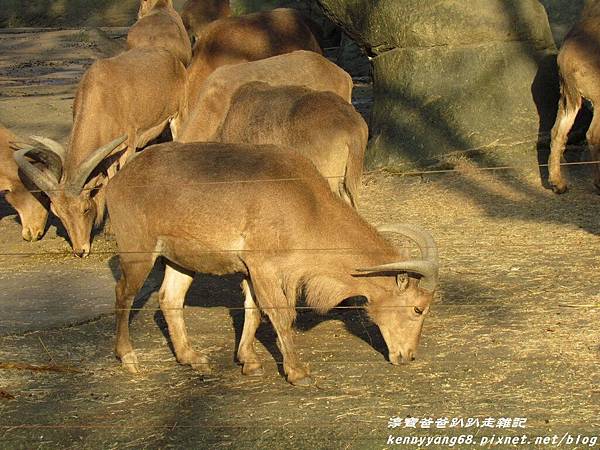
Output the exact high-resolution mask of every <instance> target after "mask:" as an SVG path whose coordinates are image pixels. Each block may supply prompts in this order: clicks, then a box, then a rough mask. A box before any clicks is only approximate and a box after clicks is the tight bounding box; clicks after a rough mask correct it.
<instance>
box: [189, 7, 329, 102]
mask: <svg viewBox="0 0 600 450" xmlns="http://www.w3.org/2000/svg"><path fill="white" fill-rule="evenodd" d="M294 50H310V51H313V52H317V53H319V54H322V50H321V47H319V43H318V42H317V40H316V38H315V36H314V35H313V34H312V32H311V30H310V28H309V27H308V26H307V25H306V23H305V22H304V20H303V18H302V15H301V14H300V13H299V12H298V11H296V10H294V9H285V8H281V9H275V10H273V11H265V12H258V13H254V14H247V15H245V16H237V17H228V18H225V19H220V20H216V21H214V22H211V23H210V24H209V25H207V26H206V27H205V28H204V31H203V32H202V34H201V36H200V37H199V39H198V41H197V42H196V44H195V46H194V56H193V57H192V63H191V64H190V67H189V68H188V73H189V81H190V101H191V102H192V106H193V102H195V100H196V99H197V98H198V96H199V94H200V91H201V90H202V86H203V84H204V81H205V80H206V78H207V77H208V76H209V75H210V74H211V73H212V72H214V71H215V70H216V69H217V68H218V67H221V66H225V65H230V64H239V63H243V62H248V61H257V60H259V59H265V58H269V57H271V56H276V55H281V54H284V53H289V52H293V51H294Z"/></svg>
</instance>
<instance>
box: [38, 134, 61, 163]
mask: <svg viewBox="0 0 600 450" xmlns="http://www.w3.org/2000/svg"><path fill="white" fill-rule="evenodd" d="M30 137H31V139H33V140H34V141H36V142H39V143H40V144H42V145H43V146H44V147H46V148H48V149H50V150H52V151H53V152H54V153H55V154H56V155H58V157H59V158H60V160H61V162H62V163H63V164H64V162H65V155H66V154H67V152H66V151H65V148H64V147H63V146H62V145H61V144H59V143H58V142H56V141H53V140H52V139H50V138H46V137H43V136H30Z"/></svg>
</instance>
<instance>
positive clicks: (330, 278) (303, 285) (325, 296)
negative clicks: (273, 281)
mask: <svg viewBox="0 0 600 450" xmlns="http://www.w3.org/2000/svg"><path fill="white" fill-rule="evenodd" d="M283 290H284V293H285V296H286V297H287V298H288V301H290V302H294V303H295V302H296V301H297V299H298V298H299V297H300V296H302V297H304V299H305V300H306V304H307V306H309V307H310V308H313V309H315V310H316V311H317V312H319V313H321V314H325V313H327V312H328V311H329V310H331V309H332V308H334V307H335V306H337V305H339V304H340V303H341V302H342V301H344V300H345V299H347V298H349V297H353V296H355V295H357V293H356V292H353V291H352V288H351V287H350V286H348V284H347V282H346V281H344V280H342V279H341V277H340V275H339V273H327V272H326V271H323V270H320V269H319V268H313V269H311V270H296V271H290V272H288V273H287V274H286V275H285V277H284V279H283Z"/></svg>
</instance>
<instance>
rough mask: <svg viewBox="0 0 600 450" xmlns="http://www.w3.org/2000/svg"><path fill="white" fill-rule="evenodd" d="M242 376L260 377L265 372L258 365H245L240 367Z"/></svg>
mask: <svg viewBox="0 0 600 450" xmlns="http://www.w3.org/2000/svg"><path fill="white" fill-rule="evenodd" d="M242 374H244V375H245V376H247V377H262V376H263V375H264V374H265V370H264V369H263V366H262V365H261V364H260V363H246V364H244V366H243V367H242Z"/></svg>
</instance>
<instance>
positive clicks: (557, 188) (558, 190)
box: [552, 183, 567, 194]
mask: <svg viewBox="0 0 600 450" xmlns="http://www.w3.org/2000/svg"><path fill="white" fill-rule="evenodd" d="M552 191H554V193H555V194H564V193H565V192H567V184H566V183H560V184H553V185H552Z"/></svg>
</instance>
